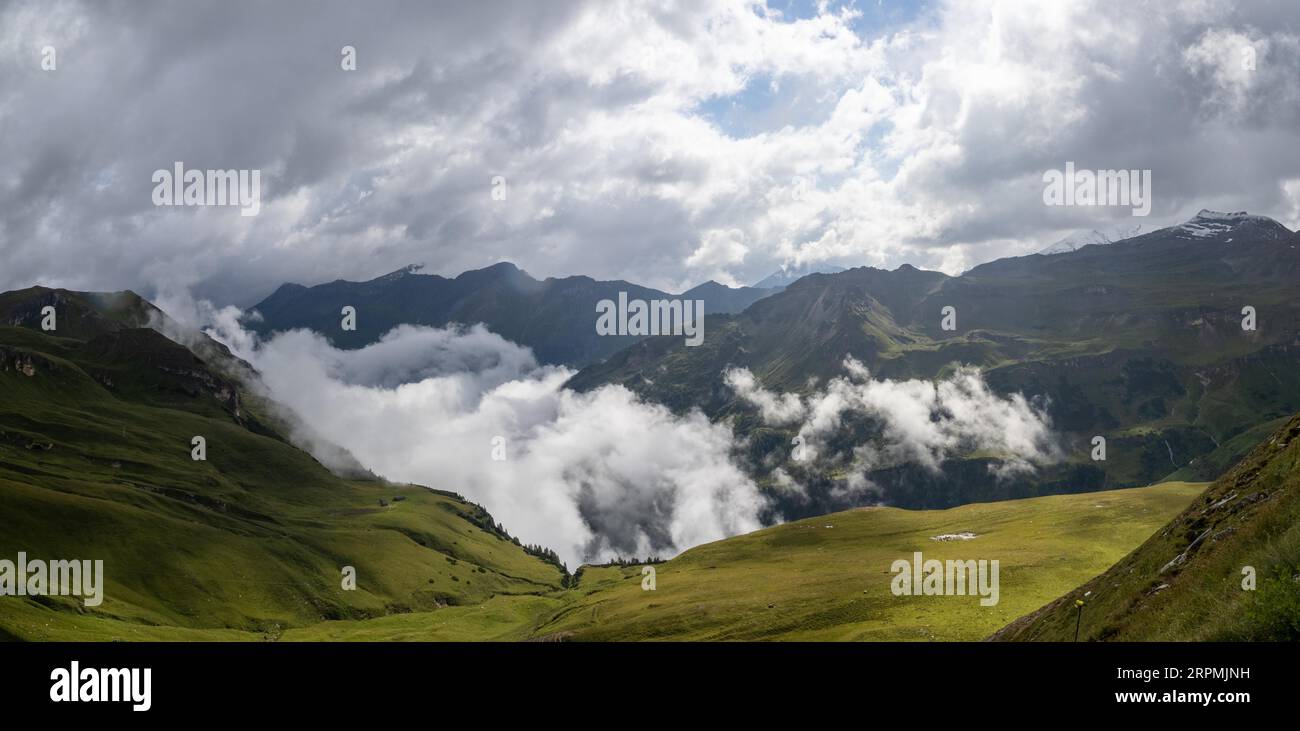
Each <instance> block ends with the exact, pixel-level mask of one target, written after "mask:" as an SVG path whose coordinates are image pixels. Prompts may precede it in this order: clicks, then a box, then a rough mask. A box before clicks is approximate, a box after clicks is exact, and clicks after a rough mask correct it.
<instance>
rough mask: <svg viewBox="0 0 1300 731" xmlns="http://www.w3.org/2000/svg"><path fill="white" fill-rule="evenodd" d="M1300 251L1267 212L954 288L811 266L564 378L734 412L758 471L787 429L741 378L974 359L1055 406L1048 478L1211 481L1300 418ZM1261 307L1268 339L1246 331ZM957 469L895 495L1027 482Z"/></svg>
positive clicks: (995, 267)
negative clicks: (758, 409) (1271, 431)
mask: <svg viewBox="0 0 1300 731" xmlns="http://www.w3.org/2000/svg"><path fill="white" fill-rule="evenodd" d="M1298 244H1300V236H1297V235H1296V234H1294V233H1292V232H1291V231H1289V230H1287V229H1286V228H1285V227H1283V226H1281V225H1280V224H1277V223H1276V222H1274V221H1272V220H1271V219H1267V218H1264V217H1258V216H1246V215H1244V214H1215V213H1212V212H1202V214H1200V215H1198V216H1197V217H1196V218H1194V219H1192V220H1191V221H1189V222H1188V223H1186V224H1183V225H1181V226H1175V227H1170V228H1166V229H1161V230H1159V231H1154V232H1151V233H1149V234H1145V235H1142V236H1137V237H1134V238H1131V239H1127V240H1124V241H1120V242H1117V243H1114V244H1111V245H1108V246H1090V247H1084V248H1082V249H1079V250H1078V251H1074V252H1070V253H1064V254H1058V255H1052V256H1043V255H1031V256H1025V257H1018V258H1012V259H1003V260H999V261H996V262H991V263H989V264H985V265H982V266H979V267H976V268H974V269H972V270H971V271H969V272H967V273H966V274H963V275H962V276H959V277H949V276H945V275H943V274H940V273H936V272H924V271H920V270H917V269H914V268H912V267H908V266H904V267H900V268H899V269H897V270H895V271H892V272H890V271H881V270H877V269H871V268H859V269H853V270H849V271H846V272H843V273H839V274H816V275H810V276H807V277H804V278H802V279H800V280H799V281H798V282H796V283H795V284H793V285H791V286H790V287H789V288H787V289H786V290H785V291H783V292H781V293H779V294H776V295H773V296H772V297H769V298H766V299H764V300H761V301H759V302H757V303H755V304H754V305H752V306H750V307H749V308H748V309H747V310H745V311H744V312H743V313H740V314H737V315H732V316H726V317H710V318H707V324H706V328H705V331H706V336H705V342H704V344H703V345H701V346H699V347H695V348H686V347H683V346H682V345H681V343H680V342H677V341H676V340H675V339H673V338H651V339H648V340H645V341H643V342H640V343H637V344H635V345H633V346H631V347H629V348H628V349H627V350H624V351H622V352H620V353H617V354H615V355H614V356H612V357H610V358H609V359H607V360H606V361H604V362H602V363H598V364H594V365H592V366H589V367H587V368H585V369H584V370H582V371H581V372H579V373H578V374H577V375H575V376H574V377H573V379H571V381H570V386H571V387H573V388H576V389H580V390H587V389H593V388H596V387H599V386H601V385H604V384H610V383H617V384H623V385H625V386H627V387H628V388H631V389H632V390H634V391H636V392H638V393H639V394H641V395H642V396H644V397H646V398H648V399H651V400H655V401H659V402H661V403H664V404H667V405H669V406H670V407H672V408H674V409H678V410H685V409H689V408H693V407H699V408H701V409H703V411H704V412H705V413H706V414H708V415H709V416H711V417H714V418H723V417H728V416H735V417H737V419H738V421H737V425H738V428H739V429H740V431H741V433H742V434H745V435H748V436H755V437H760V439H758V440H757V441H756V443H755V444H756V446H755V447H754V449H753V451H752V453H751V456H752V457H753V458H754V459H755V460H756V461H757V460H763V459H767V460H770V459H773V458H776V459H784V456H785V453H787V452H788V451H789V444H790V439H791V437H792V436H793V433H794V432H793V431H792V430H789V429H786V430H781V429H771V428H768V427H765V426H763V425H762V424H761V423H760V422H758V420H757V417H756V415H755V412H754V410H753V409H751V408H750V407H748V406H747V405H745V404H742V403H739V402H738V401H737V400H736V397H735V394H734V393H733V392H732V390H731V389H730V388H728V387H727V386H726V385H725V384H724V382H723V373H724V371H725V370H727V369H728V368H731V367H745V368H748V369H750V370H751V371H752V372H753V373H754V375H755V376H756V377H757V378H758V379H759V381H760V383H761V384H762V385H763V386H764V387H766V388H768V389H772V390H778V391H791V392H800V393H807V392H808V391H809V390H811V389H813V388H816V387H818V386H817V385H816V384H818V383H819V382H821V383H824V379H825V378H827V377H829V376H832V375H837V374H839V373H842V368H841V363H842V362H843V360H844V358H845V357H846V356H852V357H854V358H856V359H857V360H859V361H861V362H862V363H864V364H865V365H866V366H867V367H868V368H869V369H870V371H871V373H872V375H873V376H874V377H877V378H889V379H904V378H921V379H933V378H939V377H942V376H945V375H946V374H948V373H950V372H951V371H952V369H953V368H954V367H955V366H956V365H958V364H970V365H975V366H978V367H980V368H981V369H982V370H983V372H984V374H985V377H986V379H987V381H988V382H989V383H990V385H991V386H992V387H994V388H995V389H996V390H997V391H999V392H1001V393H1023V394H1024V395H1025V396H1026V397H1028V398H1030V399H1034V400H1036V402H1038V403H1043V404H1046V408H1047V412H1048V414H1049V415H1050V416H1051V418H1052V420H1053V424H1054V426H1055V428H1056V429H1057V430H1058V431H1059V432H1061V435H1062V437H1063V439H1064V442H1065V446H1066V448H1067V451H1068V452H1069V454H1070V460H1069V461H1068V462H1067V463H1066V464H1065V465H1062V466H1061V467H1059V468H1058V469H1057V471H1055V472H1050V471H1049V473H1048V474H1046V475H1043V476H1040V477H1039V478H1038V480H1037V481H1038V482H1039V483H1046V484H1053V483H1054V484H1055V486H1053V487H1051V488H1050V489H1052V490H1058V489H1062V488H1064V487H1065V486H1067V485H1072V486H1073V488H1072V489H1099V488H1102V487H1118V486H1131V485H1140V484H1148V483H1150V482H1154V481H1157V480H1159V479H1161V478H1163V477H1165V476H1167V475H1169V474H1170V473H1175V472H1178V473H1179V474H1181V475H1184V476H1187V477H1195V478H1196V479H1211V478H1213V477H1215V476H1217V470H1218V469H1221V468H1222V466H1223V465H1224V464H1230V463H1231V462H1233V461H1235V460H1236V459H1238V458H1240V456H1241V455H1242V450H1244V449H1249V447H1250V446H1253V444H1254V443H1255V442H1254V441H1252V440H1242V439H1238V438H1237V437H1240V436H1241V435H1247V434H1253V435H1254V437H1255V438H1256V439H1258V438H1259V437H1260V436H1262V434H1261V433H1259V432H1258V431H1253V430H1255V428H1256V427H1257V426H1258V425H1260V424H1262V423H1265V422H1268V421H1271V420H1276V419H1278V418H1280V417H1282V416H1286V415H1289V414H1292V413H1294V412H1295V411H1297V410H1300V286H1298V285H1297V281H1300V279H1298V277H1300V248H1297V245H1298ZM1248 306H1249V307H1252V308H1254V311H1255V313H1256V319H1257V323H1256V324H1257V328H1256V329H1255V330H1243V328H1242V320H1243V314H1242V310H1243V308H1245V307H1248ZM946 307H952V308H954V310H955V314H956V328H955V330H952V331H946V330H944V329H943V328H942V321H943V312H944V308H946ZM1094 435H1102V436H1105V437H1106V439H1107V441H1108V445H1109V449H1108V458H1107V461H1106V462H1104V463H1094V462H1092V461H1091V460H1090V459H1089V458H1088V444H1089V442H1090V440H1091V438H1092V437H1093V436H1094ZM841 446H843V447H846V448H847V447H852V446H853V445H852V444H849V443H847V442H846V443H845V444H844V445H841ZM1212 454H1213V455H1214V456H1213V458H1212V459H1211V458H1210V455H1212ZM1202 458H1205V459H1206V460H1207V463H1206V465H1205V466H1202V465H1200V464H1198V460H1200V459H1202ZM952 469H953V470H955V472H953V473H951V474H948V475H947V476H946V477H944V478H942V479H941V480H940V483H936V484H931V485H930V486H929V487H928V488H927V489H926V490H925V491H923V492H924V493H926V494H933V493H934V491H938V492H940V493H942V494H946V495H947V497H945V498H944V499H943V500H941V501H939V502H937V503H936V502H932V501H931V500H929V499H925V497H924V495H922V494H919V493H918V491H917V490H916V489H915V487H914V485H915V483H916V480H917V479H920V476H918V475H910V476H908V477H907V478H906V479H904V478H901V477H900V478H898V479H897V480H894V481H893V484H894V486H895V487H894V489H893V492H894V495H893V499H894V500H896V501H897V502H896V504H900V505H905V506H910V507H944V506H947V505H950V504H955V503H952V502H949V501H950V500H957V501H962V500H965V499H968V498H971V497H975V496H979V499H989V497H990V496H996V495H998V494H999V493H1002V494H1003V495H1004V496H1006V497H1011V496H1022V495H1023V494H1024V490H1025V489H1028V486H1027V485H1019V486H1014V485H1008V486H1002V487H999V486H998V485H996V484H993V483H989V484H987V485H984V486H982V487H980V488H978V489H975V490H974V492H973V493H972V492H970V489H974V488H973V487H971V486H969V483H968V478H970V476H971V475H970V472H971V471H970V470H968V469H966V468H963V467H960V466H953V467H952ZM975 472H978V470H976V471H975ZM959 474H960V475H962V477H961V478H960V479H959V477H958V475H959ZM871 477H872V479H873V480H874V479H876V478H877V477H880V478H882V479H885V481H886V483H887V484H889V483H890V482H891V481H890V480H889V479H887V476H885V475H871ZM927 479H928V478H927ZM931 482H933V480H931ZM959 482H960V483H961V484H960V485H957V483H959ZM948 483H951V484H948ZM908 484H912V485H913V487H910V488H908V493H909V494H907V495H903V494H900V493H899V492H898V490H899V489H901V488H903V487H906V486H907V485H908ZM958 488H960V489H958ZM968 488H970V489H968ZM886 492H887V494H888V493H889V492H890V490H889V489H887V491H886ZM918 500H919V502H918ZM823 507H825V506H823ZM832 507H843V506H832Z"/></svg>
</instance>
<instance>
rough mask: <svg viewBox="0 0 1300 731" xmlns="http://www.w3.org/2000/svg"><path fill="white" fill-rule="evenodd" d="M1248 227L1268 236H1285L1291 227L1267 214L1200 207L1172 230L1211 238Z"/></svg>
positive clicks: (1287, 235)
mask: <svg viewBox="0 0 1300 731" xmlns="http://www.w3.org/2000/svg"><path fill="white" fill-rule="evenodd" d="M1242 227H1250V228H1253V229H1256V232H1257V233H1259V234H1262V235H1264V236H1266V237H1268V238H1286V237H1289V236H1290V235H1291V229H1289V228H1287V227H1286V226H1283V225H1282V224H1280V223H1278V222H1277V221H1275V220H1273V219H1271V218H1269V217H1268V216H1259V215H1251V214H1250V213H1247V212H1246V211H1232V212H1228V213H1225V212H1223V211H1212V210H1210V209H1208V208H1202V209H1201V210H1200V212H1198V213H1197V214H1196V215H1195V216H1192V218H1191V219H1190V220H1188V221H1187V222H1186V223H1183V224H1179V225H1178V226H1174V227H1173V228H1174V230H1175V231H1177V232H1179V233H1182V234H1184V235H1187V236H1193V237H1196V238H1212V237H1216V236H1221V235H1224V234H1229V233H1232V232H1234V231H1236V230H1238V229H1239V228H1242Z"/></svg>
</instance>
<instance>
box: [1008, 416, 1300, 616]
mask: <svg viewBox="0 0 1300 731" xmlns="http://www.w3.org/2000/svg"><path fill="white" fill-rule="evenodd" d="M1248 574H1252V575H1253V576H1254V578H1255V583H1254V585H1253V587H1251V586H1249V585H1248V584H1247V583H1245V582H1246V578H1247V575H1248ZM1078 600H1082V601H1083V602H1084V606H1083V610H1082V615H1081V616H1080V615H1079V614H1078V610H1077V609H1076V605H1075V602H1076V601H1078ZM1076 622H1077V623H1078V625H1079V639H1080V640H1120V641H1132V640H1162V641H1167V640H1179V641H1188V640H1191V641H1201V640H1212V641H1241V640H1289V641H1295V640H1300V416H1297V417H1295V418H1292V419H1290V420H1288V421H1287V423H1286V424H1284V425H1283V426H1282V428H1280V429H1278V430H1277V431H1276V432H1274V433H1273V434H1272V435H1271V436H1270V437H1269V438H1268V439H1267V440H1266V441H1264V442H1263V443H1261V444H1260V445H1259V446H1258V447H1256V448H1255V450H1254V451H1252V452H1251V453H1250V454H1249V455H1248V456H1247V457H1246V459H1244V460H1242V461H1241V462H1240V463H1239V464H1237V465H1236V466H1235V467H1233V468H1232V469H1231V470H1230V471H1229V472H1228V473H1227V474H1225V475H1223V477H1221V478H1219V480H1218V481H1217V482H1215V483H1214V484H1213V485H1212V486H1211V487H1210V488H1209V489H1208V490H1206V491H1205V493H1204V494H1202V495H1201V496H1200V497H1198V498H1197V499H1196V500H1195V502H1193V503H1192V505H1191V506H1190V507H1188V508H1187V509H1186V510H1185V511H1183V512H1182V513H1181V514H1180V515H1178V516H1177V517H1175V518H1174V519H1173V520H1172V521H1170V522H1169V523H1168V524H1167V525H1166V526H1164V527H1163V528H1162V529H1161V530H1160V531H1158V532H1157V533H1156V534H1155V535H1153V536H1152V537H1151V538H1150V539H1148V540H1147V541H1146V542H1145V543H1143V544H1142V545H1141V546H1140V547H1138V548H1137V549H1136V550H1134V551H1133V552H1132V553H1130V554H1129V555H1128V556H1125V557H1124V559H1123V560H1121V561H1119V562H1118V563H1116V564H1115V565H1114V566H1112V567H1111V568H1110V569H1109V570H1107V571H1106V572H1105V573H1103V574H1102V575H1100V576H1098V577H1096V578H1094V579H1093V580H1091V581H1089V582H1087V583H1085V584H1083V585H1082V586H1079V587H1078V588H1076V589H1074V590H1073V591H1071V592H1069V593H1067V594H1065V595H1063V596H1061V597H1060V598H1058V599H1056V600H1055V601H1053V602H1051V603H1050V604H1048V605H1046V606H1044V607H1042V608H1040V609H1038V610H1037V611H1035V612H1033V613H1030V614H1027V615H1026V616H1024V617H1021V618H1020V619H1017V620H1016V621H1015V622H1013V623H1011V624H1010V625H1008V626H1007V627H1005V628H1003V629H1001V630H1000V631H998V632H997V633H995V634H994V635H993V639H997V640H1056V641H1068V640H1072V639H1073V638H1074V632H1075V624H1076Z"/></svg>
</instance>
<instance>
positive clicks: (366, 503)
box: [0, 290, 563, 639]
mask: <svg viewBox="0 0 1300 731" xmlns="http://www.w3.org/2000/svg"><path fill="white" fill-rule="evenodd" d="M51 292H52V291H50V290H46V291H44V292H35V293H34V294H33V295H32V296H36V297H42V298H46V297H50V296H51V294H50V293H51ZM55 294H56V295H57V299H58V300H59V304H58V305H57V306H58V307H60V308H63V307H67V308H69V311H72V310H73V309H76V308H81V307H85V308H87V311H93V310H94V303H93V302H90V301H89V300H88V299H86V297H85V296H83V295H79V294H77V293H70V292H57V293H55ZM3 304H6V303H4V302H0V305H3ZM10 304H11V305H12V303H10ZM37 309H38V310H39V308H37ZM14 311H15V310H14V308H13V307H11V309H10V310H9V313H10V317H9V318H7V319H5V321H6V322H14V319H15V318H14V317H13V316H12V313H13V312H14ZM60 312H62V310H60ZM0 314H4V313H0ZM16 319H18V320H19V323H18V324H19V325H23V326H20V327H11V326H6V327H0V395H2V396H3V398H0V516H3V517H2V518H0V557H4V558H8V559H10V560H13V559H14V558H15V557H16V555H17V553H18V552H19V551H23V552H26V553H27V554H28V556H29V558H33V559H36V558H44V559H56V558H62V559H73V558H79V559H91V560H94V559H100V560H103V561H104V572H105V575H106V584H107V585H106V589H105V592H104V596H105V600H104V603H103V605H101V606H99V607H97V608H93V609H92V608H85V607H82V605H81V602H80V600H73V599H71V598H39V599H37V598H17V597H4V598H2V599H0V636H7V637H11V638H20V639H54V638H58V639H79V638H96V639H115V638H121V639H151V638H186V637H205V638H207V637H211V638H217V637H221V638H224V637H228V636H230V635H231V632H229V631H230V630H235V631H238V632H240V633H244V634H245V635H247V636H248V637H250V638H261V637H276V636H279V635H280V633H282V632H283V631H285V630H286V629H289V628H292V627H302V626H307V625H312V624H315V623H318V622H321V621H322V620H328V619H339V618H363V617H374V616H382V615H388V614H395V613H402V612H411V611H429V610H433V609H438V608H441V607H454V606H465V605H478V604H481V603H483V602H485V601H487V600H488V599H489V598H492V597H497V596H509V595H536V594H541V593H544V592H549V591H553V590H555V589H557V588H559V587H560V584H561V581H562V579H563V573H562V572H561V570H560V569H559V568H558V567H556V566H554V565H552V564H550V563H547V562H545V561H543V560H541V559H539V558H537V557H535V556H532V555H529V554H528V553H526V552H525V551H524V550H523V549H522V548H521V547H519V546H518V545H516V544H515V543H514V542H512V540H510V539H509V538H508V537H507V536H505V535H502V534H501V533H500V532H498V530H497V529H496V528H495V525H494V522H493V521H492V519H491V517H490V516H488V515H487V514H486V513H485V512H484V511H483V510H482V509H481V508H479V507H478V506H475V505H472V504H470V503H467V502H465V501H464V500H462V499H459V498H458V497H456V496H454V495H453V494H452V493H439V492H434V491H430V490H428V489H425V488H421V487H415V486H394V485H390V484H386V483H383V482H380V481H377V480H346V479H342V478H340V477H338V476H336V475H334V474H332V473H331V472H329V471H328V470H326V469H325V468H324V467H323V466H321V465H320V464H319V463H317V462H316V461H315V460H314V459H312V458H311V457H310V456H309V455H307V454H306V453H305V452H302V451H300V450H298V449H297V448H295V447H293V446H292V445H290V444H288V443H287V442H286V441H284V440H283V439H282V438H280V437H279V435H278V434H277V433H276V432H275V430H274V429H273V428H272V427H271V426H268V425H269V424H273V423H275V418H274V417H272V416H269V415H266V414H264V413H262V412H261V409H262V408H263V407H264V404H259V403H258V402H257V400H256V399H250V398H247V396H246V394H243V393H242V392H241V391H240V390H239V388H238V387H237V386H236V385H235V384H234V383H232V382H230V381H227V380H225V379H224V378H223V377H222V376H221V375H220V374H218V373H216V372H215V371H214V370H213V369H211V368H209V367H208V365H207V364H206V363H205V362H204V361H202V360H200V359H199V358H197V357H196V356H194V355H193V354H192V353H190V352H189V351H188V350H186V349H184V348H181V347H180V346H178V345H176V344H175V343H173V342H171V341H169V340H167V339H166V338H163V337H162V336H161V335H159V334H157V333H156V332H154V331H152V330H147V329H140V328H132V327H128V326H127V325H129V324H130V323H127V325H111V324H106V323H104V322H94V318H93V317H88V318H85V319H86V320H87V322H89V323H90V324H89V325H88V326H87V327H86V328H84V329H81V330H78V331H76V334H77V335H78V336H79V337H57V336H54V335H51V334H47V333H43V332H40V331H39V330H35V329H32V328H31V327H30V323H28V322H26V321H22V318H21V317H18V318H16ZM128 354H129V357H128ZM194 436H202V437H204V438H205V439H206V440H207V460H206V461H194V460H193V459H192V458H191V439H192V438H193V437H194ZM398 496H400V497H401V498H402V499H401V500H395V498H397V497H398ZM381 500H382V501H384V502H385V503H387V505H386V506H381ZM343 566H353V567H355V569H356V572H357V589H356V590H355V591H344V590H342V587H341V581H342V574H341V568H342V567H343ZM171 627H175V628H183V629H181V630H172V629H164V628H171Z"/></svg>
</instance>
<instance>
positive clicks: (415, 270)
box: [372, 264, 424, 282]
mask: <svg viewBox="0 0 1300 731" xmlns="http://www.w3.org/2000/svg"><path fill="white" fill-rule="evenodd" d="M422 269H424V265H423V264H407V265H406V266H404V267H402V268H401V269H398V270H397V271H393V272H389V273H387V274H385V275H383V276H382V277H376V278H375V279H374V280H372V281H375V282H391V281H393V280H395V279H401V278H402V277H405V276H409V275H411V274H419V273H420V271H421V270H422Z"/></svg>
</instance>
